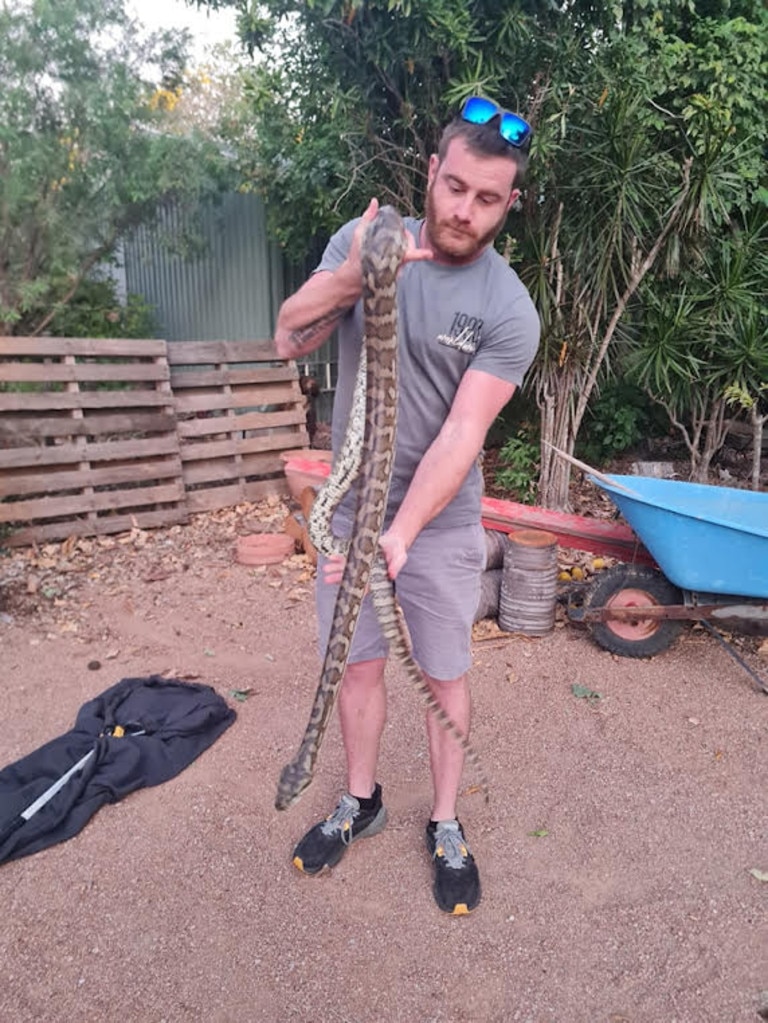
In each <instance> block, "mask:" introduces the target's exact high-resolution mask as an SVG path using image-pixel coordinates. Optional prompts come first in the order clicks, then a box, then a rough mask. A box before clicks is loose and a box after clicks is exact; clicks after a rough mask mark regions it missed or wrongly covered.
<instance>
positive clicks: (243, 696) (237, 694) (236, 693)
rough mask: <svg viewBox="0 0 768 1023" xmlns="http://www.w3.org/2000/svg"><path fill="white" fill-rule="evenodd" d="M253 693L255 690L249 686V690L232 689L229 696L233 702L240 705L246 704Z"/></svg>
mask: <svg viewBox="0 0 768 1023" xmlns="http://www.w3.org/2000/svg"><path fill="white" fill-rule="evenodd" d="M252 692H253V689H252V688H251V687H250V686H249V687H248V688H247V689H230V690H229V695H230V696H231V697H232V699H233V700H237V701H238V703H245V701H246V700H247V699H248V697H249V696H250V695H251V693H252Z"/></svg>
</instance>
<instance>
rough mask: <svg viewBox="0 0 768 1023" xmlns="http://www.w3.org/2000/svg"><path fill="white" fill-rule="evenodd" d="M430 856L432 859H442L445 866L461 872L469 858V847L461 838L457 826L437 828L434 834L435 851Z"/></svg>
mask: <svg viewBox="0 0 768 1023" xmlns="http://www.w3.org/2000/svg"><path fill="white" fill-rule="evenodd" d="M432 855H433V859H434V858H437V857H438V856H439V857H440V858H441V859H444V860H445V862H446V865H447V866H449V867H452V868H453V869H454V870H461V868H462V867H463V866H464V864H465V863H466V861H467V857H468V856H469V846H468V845H467V842H466V840H465V839H464V838H463V837H462V834H461V832H460V831H459V828H458V825H455V826H454V827H446V826H443V827H442V828H438V830H437V831H436V832H435V851H434V853H433V854H432Z"/></svg>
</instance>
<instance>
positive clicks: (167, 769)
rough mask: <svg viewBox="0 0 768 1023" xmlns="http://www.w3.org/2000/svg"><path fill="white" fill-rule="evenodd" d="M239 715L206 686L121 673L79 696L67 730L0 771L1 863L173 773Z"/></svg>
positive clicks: (64, 834)
mask: <svg viewBox="0 0 768 1023" xmlns="http://www.w3.org/2000/svg"><path fill="white" fill-rule="evenodd" d="M236 716H237V715H236V714H235V711H234V710H233V709H232V708H231V707H229V706H228V704H227V703H226V701H225V700H224V699H223V698H222V697H221V696H219V695H218V693H216V692H215V691H214V690H213V689H211V687H210V686H205V685H194V684H191V683H187V682H181V681H179V680H177V679H166V678H161V677H160V676H151V677H150V678H124V679H123V680H122V681H121V682H118V683H117V684H116V685H114V686H112V688H111V689H107V690H106V692H104V693H102V694H101V695H100V696H97V697H96V698H95V699H93V700H89V701H88V703H84V704H83V706H82V707H81V708H80V712H79V713H78V715H77V719H76V721H75V726H74V728H73V729H72V730H71V731H69V732H67V733H66V734H64V735H61V736H59V737H58V738H57V739H53V740H52V741H51V742H48V743H46V744H45V745H44V746H41V747H40V748H39V749H37V750H35V751H34V752H33V753H30V754H29V755H28V756H26V757H24V758H23V759H21V760H17V761H16V763H14V764H10V765H9V766H8V767H6V768H4V769H3V770H2V771H0V863H3V862H5V861H7V860H14V859H18V858H19V857H21V856H26V855H28V854H29V853H34V852H38V851H39V850H40V849H45V848H47V847H48V846H49V845H54V844H56V843H57V842H63V841H64V840H65V839H67V838H71V837H72V836H73V835H75V834H77V832H78V831H80V830H81V829H82V828H83V827H84V826H85V824H86V823H87V822H88V821H89V820H90V818H91V817H92V816H93V814H94V813H96V811H97V810H98V809H99V807H101V806H103V805H104V804H105V803H116V802H117V801H118V800H119V799H122V798H123V796H126V795H128V793H129V792H133V791H134V789H139V788H144V787H146V786H150V785H159V784H160V782H164V781H167V780H168V779H169V778H173V777H174V775H176V774H179V773H180V772H181V771H182V770H183V769H184V768H185V767H187V765H188V764H191V763H192V761H193V760H195V759H196V757H198V756H199V755H200V754H201V753H202V752H203V750H205V749H207V748H208V747H209V746H210V745H212V744H213V743H214V742H215V741H216V739H218V737H219V736H220V735H221V734H222V732H224V731H226V729H227V728H229V726H230V725H231V724H232V722H233V721H234V720H235V717H236ZM121 729H123V730H124V731H125V734H124V735H122V736H120V737H118V736H119V733H120V730H121ZM115 731H116V732H117V734H116V735H115V734H112V733H113V732H115ZM136 732H144V733H145V734H143V735H137V734H132V733H136ZM91 750H93V751H94V755H93V756H91V757H90V759H89V760H88V761H87V763H86V764H85V765H84V766H83V767H82V769H81V770H80V771H78V772H76V773H75V774H74V775H73V776H72V777H71V778H70V779H69V780H68V781H67V782H66V783H65V784H64V786H63V787H62V788H61V789H60V790H59V791H58V792H57V793H56V794H55V795H54V796H53V797H52V798H51V799H50V801H49V802H47V803H46V804H45V806H43V807H42V808H41V809H40V810H38V811H37V813H35V814H34V815H33V816H31V817H30V818H29V819H25V818H23V817H22V816H21V815H22V813H23V811H25V810H27V809H28V808H29V807H30V806H31V805H32V803H34V802H35V800H36V799H37V798H38V797H39V796H41V795H42V794H43V793H44V792H45V791H46V790H47V789H48V788H49V787H50V786H51V785H52V784H53V783H54V782H56V781H57V780H58V779H59V778H61V777H62V775H64V774H66V772H67V771H68V770H70V768H72V767H73V766H74V765H75V764H76V763H77V762H78V761H79V760H81V759H82V758H83V757H84V756H85V755H86V754H87V753H89V752H90V751H91Z"/></svg>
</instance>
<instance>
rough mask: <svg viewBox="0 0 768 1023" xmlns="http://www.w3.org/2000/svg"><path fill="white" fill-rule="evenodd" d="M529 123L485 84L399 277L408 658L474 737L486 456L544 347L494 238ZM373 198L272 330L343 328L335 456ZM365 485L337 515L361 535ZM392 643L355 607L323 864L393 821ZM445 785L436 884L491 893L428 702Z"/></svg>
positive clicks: (463, 120) (314, 841) (431, 191)
mask: <svg viewBox="0 0 768 1023" xmlns="http://www.w3.org/2000/svg"><path fill="white" fill-rule="evenodd" d="M530 136H531V129H530V127H529V126H528V125H527V124H526V122H525V121H523V119H522V118H520V117H519V116H518V115H516V114H512V113H510V112H508V111H504V110H501V109H500V108H499V107H497V105H496V104H495V103H493V102H492V101H490V100H487V99H484V98H481V97H473V98H471V99H469V100H467V102H466V103H465V104H464V107H463V108H462V111H461V114H460V115H459V116H458V117H456V118H455V119H454V120H453V121H452V122H451V123H450V124H449V125H448V126H447V127H446V128H445V130H444V132H443V136H442V139H441V142H440V145H439V148H438V152H437V153H436V154H434V155H433V156H431V157H430V161H429V170H428V182H427V203H426V217H425V219H424V220H423V221H419V220H414V219H412V218H407V219H406V221H405V223H406V228H407V231H408V234H409V247H408V251H407V253H406V256H405V259H404V261H403V266H402V268H401V271H400V276H399V279H398V309H399V318H400V324H399V333H400V344H399V359H400V370H399V414H398V428H397V442H396V451H395V460H394V470H393V476H392V484H391V487H390V496H389V502H388V507H387V514H386V518H385V522H384V532H383V533H382V537H381V541H380V543H381V547H382V550H383V552H384V555H385V558H386V562H387V567H388V571H389V575H390V577H391V578H392V579H393V580H395V587H396V591H397V597H398V600H399V603H400V606H401V608H402V610H403V614H404V615H405V619H406V622H407V625H408V630H409V632H410V636H411V641H412V644H413V655H414V658H415V660H416V661H417V663H418V664H419V666H420V668H421V669H422V671H423V672H424V676H425V679H426V681H427V684H428V685H429V687H430V689H431V691H432V692H433V694H434V696H435V698H436V700H437V701H438V702H439V703H440V705H441V706H442V707H443V708H444V710H445V711H446V713H447V714H448V715H449V716H450V717H451V718H452V720H453V721H454V722H455V723H456V725H457V726H458V727H459V729H460V730H461V731H462V732H464V734H465V735H466V734H468V733H469V723H470V695H469V684H468V681H467V671H468V669H469V666H470V663H471V656H470V637H471V628H472V623H473V620H474V613H475V610H476V608H477V603H478V598H479V592H480V577H481V574H482V571H483V568H484V562H485V536H484V532H483V529H482V526H481V523H480V498H481V493H482V477H481V473H480V469H479V466H478V464H477V462H478V458H477V456H478V454H479V452H480V451H481V449H482V446H483V443H484V440H485V435H486V433H487V431H488V428H489V427H490V425H491V423H492V422H493V421H494V419H495V418H496V416H497V415H498V414H499V412H500V411H501V410H502V408H503V407H504V406H505V405H506V403H507V402H508V401H509V399H510V398H511V397H512V395H513V393H514V391H515V389H516V387H518V386H519V385H520V384H521V382H522V380H523V376H524V374H525V372H526V371H527V369H528V367H529V366H530V364H531V362H532V360H533V357H534V355H535V353H536V348H537V346H538V340H539V320H538V316H537V314H536V310H535V308H534V306H533V303H532V302H531V299H530V297H529V295H528V293H527V291H526V290H525V288H524V287H523V285H522V284H521V282H520V280H519V278H518V277H517V275H516V274H515V273H514V271H513V270H512V269H511V268H510V267H509V266H508V265H507V263H506V262H505V261H504V260H503V259H502V258H501V256H499V255H498V253H496V251H495V250H494V249H493V247H492V242H493V240H494V238H495V237H496V235H497V234H498V232H499V231H500V230H501V228H502V226H503V225H504V223H505V220H506V217H507V213H508V211H509V209H510V207H511V206H512V204H513V203H514V202H515V201H516V199H517V198H518V196H519V194H520V190H519V185H520V182H521V178H522V175H523V174H524V172H525V167H526V163H527V150H528V146H529V143H530ZM377 210H378V202H377V201H376V200H375V199H374V200H372V201H371V203H370V205H369V206H368V209H367V210H366V211H365V213H364V214H363V216H362V217H361V218H359V219H358V220H356V221H352V222H351V223H349V224H347V225H346V226H345V227H343V228H342V229H341V230H340V231H339V232H338V233H337V234H336V235H334V237H333V238H332V239H331V241H330V243H329V244H328V247H327V248H326V251H325V253H324V255H323V258H322V261H321V263H320V265H319V267H318V268H317V270H316V271H315V273H314V275H313V276H312V277H311V278H310V279H309V280H308V281H307V282H306V283H305V284H304V285H303V287H301V288H300V289H299V291H297V292H296V293H295V294H294V295H293V296H291V298H289V299H288V300H287V301H286V302H285V303H284V304H283V306H282V308H281V310H280V314H279V316H278V321H277V327H276V332H275V342H276V345H277V350H278V352H279V354H280V355H281V356H282V357H284V358H298V357H300V356H302V355H304V354H306V353H307V352H311V351H313V350H314V349H316V348H317V347H318V346H319V345H320V344H322V343H323V342H324V341H325V340H326V338H327V337H328V336H329V335H330V333H331V332H332V330H333V329H334V328H336V327H338V337H339V378H338V385H337V391H336V398H335V403H334V413H333V447H334V451H335V452H338V450H339V447H340V445H341V442H342V440H343V436H344V430H345V428H346V424H347V420H348V418H349V410H350V406H351V400H352V391H353V384H354V377H355V371H356V367H357V362H358V359H359V354H360V349H361V346H362V308H361V306H362V303H361V301H360V296H361V290H362V286H361V268H360V244H361V237H362V233H363V231H364V229H365V226H366V223H367V222H369V221H371V220H373V219H374V218H375V216H376V213H377ZM353 510H354V504H353V496H352V495H347V498H345V500H344V501H343V502H342V505H341V507H340V508H339V510H338V511H337V513H336V515H335V518H334V531H335V532H336V533H337V534H338V535H347V536H348V535H349V531H350V528H351V521H352V516H353ZM320 568H321V571H320V572H319V573H318V580H319V581H318V586H317V608H318V619H319V624H320V645H321V650H323V651H324V650H325V646H326V644H327V640H328V634H329V631H330V627H331V618H332V615H333V607H334V602H335V599H336V590H337V585H338V582H339V580H340V577H341V571H340V568H339V565H338V564H337V563H334V562H333V561H331V562H326V561H323V562H322V563H321V566H320ZM386 657H387V647H386V644H385V642H384V640H383V638H382V635H381V632H380V630H379V628H378V624H377V621H376V615H375V612H374V610H373V608H372V606H371V601H370V597H367V598H366V601H365V603H364V605H363V609H362V611H361V615H360V620H359V622H358V626H357V630H356V633H355V637H354V641H353V644H352V649H351V652H350V657H349V663H348V667H347V670H346V674H345V676H344V680H343V683H342V686H341V690H340V692H339V716H340V721H341V729H342V737H343V742H344V748H345V752H346V761H347V781H348V792H347V793H346V794H345V795H343V796H342V797H341V800H340V802H339V804H338V806H337V807H336V810H335V811H334V812H333V813H332V814H331V815H330V816H329V817H328V818H327V819H326V820H325V821H322V822H321V823H319V824H316V825H315V826H314V827H313V828H311V829H310V830H309V831H308V832H307V834H306V835H305V836H304V838H302V840H301V841H300V842H299V844H298V845H297V846H296V849H295V851H294V860H293V862H294V864H295V865H296V866H297V867H298V868H299V869H300V870H302V871H304V873H307V874H315V873H318V872H319V871H320V870H322V869H323V868H324V867H331V866H334V865H335V864H336V863H338V862H339V860H340V859H341V857H342V855H343V854H344V852H345V851H346V849H347V846H348V845H349V844H350V843H351V842H354V841H355V840H357V839H358V838H363V837H368V836H371V835H374V834H376V833H377V832H378V831H380V830H381V829H382V828H383V827H384V824H385V822H386V811H385V809H384V806H383V804H382V799H381V786H380V785H379V784H378V783H377V781H376V763H377V758H378V752H379V741H380V738H381V734H382V731H383V728H384V723H385V717H386V691H385V686H384V665H385V662H386ZM427 735H428V743H429V753H430V765H431V773H432V780H433V787H434V801H433V804H432V814H431V819H430V821H429V824H428V826H427V848H428V851H429V852H430V854H431V856H432V859H433V864H434V871H435V880H434V894H435V899H436V901H437V903H438V905H439V906H440V908H441V909H443V910H444V911H446V912H448V913H452V914H460V913H468V912H470V911H471V910H472V909H474V908H475V906H476V905H477V904H478V903H479V901H480V879H479V873H478V869H477V865H476V863H475V860H474V857H473V855H472V853H471V851H470V848H469V844H468V842H467V840H466V838H465V836H464V833H463V830H462V827H461V824H460V823H459V821H458V820H457V818H456V801H457V797H458V792H459V785H460V779H461V773H462V767H463V762H464V758H463V750H462V748H461V746H460V745H459V744H458V743H457V742H456V740H455V739H454V737H453V736H451V735H450V734H449V733H448V732H447V731H446V730H445V729H444V728H442V727H441V726H440V725H439V724H438V723H437V722H436V721H435V719H434V718H433V717H432V715H428V716H427Z"/></svg>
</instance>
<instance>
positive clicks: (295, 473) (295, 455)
mask: <svg viewBox="0 0 768 1023" xmlns="http://www.w3.org/2000/svg"><path fill="white" fill-rule="evenodd" d="M280 458H281V459H282V460H283V462H284V463H285V478H286V480H287V481H288V490H289V491H290V494H291V497H292V498H293V499H294V500H295V501H300V500H301V494H302V491H303V490H304V489H305V487H319V486H320V485H321V484H322V483H323V481H324V480H325V478H326V476H327V475H328V472H329V469H330V464H331V458H332V455H331V452H330V451H321V450H319V449H318V450H310V451H283V452H282V454H281V455H280Z"/></svg>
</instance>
